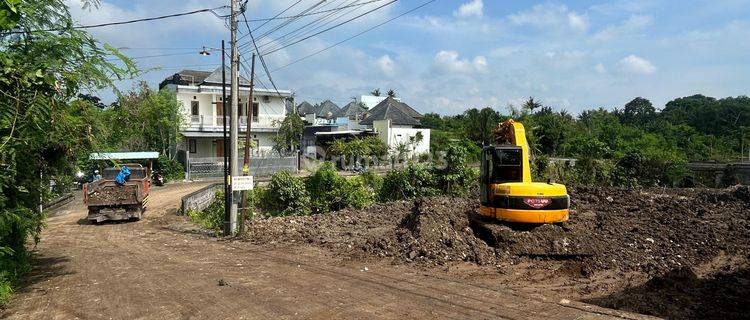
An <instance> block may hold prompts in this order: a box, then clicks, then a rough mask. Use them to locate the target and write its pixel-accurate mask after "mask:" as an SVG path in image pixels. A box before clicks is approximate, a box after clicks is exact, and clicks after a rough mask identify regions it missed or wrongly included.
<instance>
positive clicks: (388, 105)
mask: <svg viewBox="0 0 750 320" xmlns="http://www.w3.org/2000/svg"><path fill="white" fill-rule="evenodd" d="M421 119H422V114H420V113H419V112H417V111H416V110H414V109H413V108H412V107H410V106H409V105H407V104H406V103H403V102H400V101H398V100H397V99H395V98H392V97H386V98H385V99H383V100H382V101H381V102H380V103H378V104H377V105H376V106H375V107H373V108H372V109H370V111H369V115H368V116H367V117H366V118H365V119H364V120H362V121H360V122H359V124H360V125H361V126H364V127H366V128H372V129H373V130H374V131H375V132H376V133H377V134H378V137H380V139H381V140H383V142H385V143H386V145H388V148H389V149H390V150H391V152H396V151H397V150H398V148H399V147H401V146H405V147H406V148H407V149H408V150H410V153H412V154H414V155H418V154H423V153H429V152H430V129H424V128H421Z"/></svg>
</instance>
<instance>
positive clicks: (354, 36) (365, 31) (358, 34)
mask: <svg viewBox="0 0 750 320" xmlns="http://www.w3.org/2000/svg"><path fill="white" fill-rule="evenodd" d="M435 1H436V0H430V1H426V2H424V3H422V4H420V5H419V6H416V7H414V8H412V9H410V10H408V11H406V12H403V13H401V14H399V15H397V16H395V17H393V18H390V19H388V20H385V21H383V22H381V23H379V24H376V25H374V26H372V27H369V28H367V29H365V30H363V31H360V32H359V33H356V34H354V35H352V36H350V37H348V38H346V39H344V40H341V41H339V42H336V43H334V44H332V45H330V46H328V47H325V48H323V49H320V50H318V51H315V52H313V53H311V54H308V55H306V56H304V57H302V58H299V59H297V60H294V61H292V62H290V63H287V64H285V65H283V66H281V67H278V68H276V69H274V70H272V72H276V71H279V70H281V69H284V68H286V67H288V66H291V65H293V64H295V63H298V62H301V61H303V60H307V59H308V58H310V57H312V56H315V55H318V54H320V53H322V52H324V51H328V50H330V49H331V48H333V47H336V46H338V45H340V44H342V43H344V42H347V41H349V40H352V39H354V38H356V37H359V36H361V35H363V34H365V33H367V32H370V31H372V30H374V29H377V28H379V27H381V26H383V25H384V24H386V23H389V22H391V21H393V20H396V19H398V18H400V17H403V16H405V15H407V14H409V13H412V12H414V11H417V10H419V9H421V8H422V7H424V6H426V5H428V4H430V3H433V2H435Z"/></svg>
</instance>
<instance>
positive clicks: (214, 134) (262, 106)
mask: <svg viewBox="0 0 750 320" xmlns="http://www.w3.org/2000/svg"><path fill="white" fill-rule="evenodd" d="M225 72H226V77H227V83H226V91H227V95H229V91H230V89H229V88H230V84H231V77H230V76H229V75H230V72H229V69H227V70H226V71H225ZM221 86H222V82H221V68H217V69H216V70H214V71H212V72H207V71H195V70H183V71H180V72H178V73H176V74H174V75H172V76H170V77H167V78H166V79H164V81H162V82H161V83H160V84H159V89H162V88H167V89H168V90H171V91H173V92H175V93H176V95H177V100H178V101H180V102H181V103H182V111H183V114H184V115H185V118H186V119H187V121H186V123H185V126H184V127H183V129H182V132H181V133H182V136H183V137H184V140H183V143H182V145H181V146H180V149H181V150H184V151H185V152H186V153H188V157H189V158H213V157H223V155H224V144H223V124H224V119H225V118H226V119H227V130H229V129H228V128H229V123H228V121H229V115H227V116H226V117H225V116H224V108H223V104H224V101H223V98H222V88H221ZM239 91H240V96H239V109H238V114H239V115H240V117H239V128H238V130H239V132H240V137H241V138H244V136H245V132H246V130H247V127H248V126H247V124H248V123H247V110H248V109H247V108H248V103H249V98H250V97H249V95H250V82H249V81H247V79H245V78H243V77H241V76H240V77H239ZM291 96H292V93H291V91H289V90H279V91H278V92H277V91H276V90H273V89H271V90H268V89H261V88H257V87H256V88H255V89H254V90H253V101H252V109H251V110H252V123H251V129H250V134H251V137H252V140H253V142H254V143H253V145H254V146H255V147H254V148H253V151H252V152H253V154H254V155H259V154H263V153H267V152H271V150H272V149H273V145H274V144H273V140H272V138H273V137H274V136H275V135H276V133H277V132H278V131H279V126H280V123H281V122H282V121H283V120H284V118H285V117H286V105H287V103H286V100H287V99H288V98H290V97H291ZM227 100H229V97H227Z"/></svg>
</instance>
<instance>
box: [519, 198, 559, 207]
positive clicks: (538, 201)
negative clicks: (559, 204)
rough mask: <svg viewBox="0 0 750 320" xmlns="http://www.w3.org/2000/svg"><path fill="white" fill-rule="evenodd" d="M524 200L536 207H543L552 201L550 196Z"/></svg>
mask: <svg viewBox="0 0 750 320" xmlns="http://www.w3.org/2000/svg"><path fill="white" fill-rule="evenodd" d="M523 202H524V203H526V204H527V205H529V207H532V208H534V209H541V208H544V207H546V206H547V205H549V204H550V203H552V199H549V198H524V199H523Z"/></svg>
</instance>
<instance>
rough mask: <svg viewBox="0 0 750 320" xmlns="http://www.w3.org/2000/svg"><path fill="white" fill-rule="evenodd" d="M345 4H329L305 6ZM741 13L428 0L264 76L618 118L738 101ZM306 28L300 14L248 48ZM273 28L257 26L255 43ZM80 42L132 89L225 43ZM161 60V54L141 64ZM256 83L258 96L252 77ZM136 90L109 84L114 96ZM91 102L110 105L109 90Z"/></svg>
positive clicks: (744, 42)
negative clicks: (103, 47)
mask: <svg viewBox="0 0 750 320" xmlns="http://www.w3.org/2000/svg"><path fill="white" fill-rule="evenodd" d="M317 1H318V0H303V1H302V2H301V3H300V4H299V5H297V6H295V7H294V8H293V9H292V10H290V11H289V12H287V13H297V12H299V11H302V10H304V9H305V8H307V7H309V6H311V5H312V4H314V3H315V2H317ZM356 1H357V0H328V3H327V4H323V5H321V6H320V7H319V8H318V9H320V10H323V9H328V8H333V7H336V6H338V5H340V4H349V3H356ZM294 2H296V0H250V1H249V5H248V12H247V14H248V18H250V19H253V18H263V17H270V16H273V15H275V14H276V13H278V12H279V11H281V10H283V9H284V8H286V7H287V6H288V5H289V4H291V3H294ZM359 2H365V1H364V0H361V1H359ZM385 2H387V1H379V2H374V3H371V4H368V5H366V6H362V7H359V9H357V11H354V12H356V13H362V12H365V11H367V10H368V9H371V8H374V7H377V6H379V5H381V4H383V3H385ZM423 2H424V0H402V1H398V2H396V3H394V4H393V5H390V6H387V7H385V8H383V9H381V10H377V11H375V12H374V13H372V14H370V15H367V16H365V17H363V18H362V19H360V20H356V21H354V22H352V23H349V24H347V25H345V26H342V27H341V28H338V29H335V30H332V31H330V32H328V33H325V34H323V35H321V36H318V37H314V38H311V39H309V40H306V41H304V42H302V43H300V44H298V45H295V46H291V47H288V48H286V49H283V50H280V51H277V52H275V53H272V54H269V55H267V56H266V59H267V62H268V65H269V68H270V69H271V70H275V69H277V68H279V67H281V66H283V65H286V64H288V63H289V62H292V61H294V60H296V59H297V58H300V57H303V56H305V55H307V54H310V53H312V52H315V51H317V50H320V49H322V48H325V47H327V46H328V45H330V44H333V43H335V42H338V41H340V40H342V39H345V38H347V37H348V36H350V35H352V34H355V33H357V32H359V31H361V30H364V29H366V28H368V27H370V26H372V25H375V24H378V23H380V22H382V21H384V20H387V19H389V18H390V17H393V16H396V15H398V14H400V13H402V12H405V11H407V10H409V9H411V8H414V7H416V6H418V5H420V4H422V3H423ZM68 4H69V5H70V7H71V11H72V14H73V16H74V18H75V19H76V20H77V21H79V23H81V24H91V23H101V22H109V21H119V20H127V19H134V18H141V17H149V16H156V15H162V14H169V13H174V12H181V11H188V10H194V9H200V8H205V7H214V6H221V5H224V4H228V1H222V0H216V1H214V0H210V1H206V0H203V1H197V0H187V1H179V0H160V1H147V0H102V4H101V6H100V7H99V8H98V9H93V10H91V11H84V10H82V9H81V8H80V3H79V2H78V1H77V0H68ZM326 6H327V7H326ZM749 8H750V0H724V1H721V0H719V1H679V2H678V1H659V0H634V1H490V0H484V1H482V0H463V1H449V0H437V1H435V2H433V3H431V4H429V5H427V6H425V7H424V8H421V9H419V10H417V11H415V12H413V13H410V14H408V15H406V16H404V17H401V18H400V19H397V20H395V21H393V22H391V23H388V24H386V25H384V26H383V27H381V28H378V29H375V30H373V31H370V32H368V33H366V34H364V35H363V36H361V37H358V38H356V39H354V40H351V41H348V42H346V43H344V44H342V45H340V46H337V47H335V48H333V49H331V50H328V51H325V52H324V53H322V54H318V55H315V56H313V57H311V58H310V59H307V60H305V61H303V62H299V63H296V64H293V65H291V66H289V67H286V68H283V69H280V70H277V71H273V72H272V76H273V78H274V81H275V82H276V84H277V85H278V86H279V89H289V90H292V91H294V92H295V94H296V97H297V101H298V102H301V101H303V100H307V101H310V102H313V103H315V102H320V101H322V100H324V99H331V100H332V101H334V102H336V103H337V104H339V105H341V106H343V105H344V104H346V103H347V102H348V101H350V99H351V97H353V96H357V95H360V94H365V93H366V92H369V91H370V90H372V89H373V88H381V90H383V91H385V90H387V89H390V88H393V89H395V90H396V91H397V93H398V95H399V96H400V97H402V99H404V101H405V102H407V103H409V104H410V105H412V106H413V107H414V108H416V109H417V110H419V111H421V112H438V113H441V114H456V113H460V112H462V111H463V110H465V109H467V108H471V107H486V106H489V107H493V108H496V109H497V110H499V111H506V110H507V106H508V104H516V105H517V104H519V103H521V102H522V101H523V100H524V99H525V98H526V97H529V96H534V97H535V98H538V99H540V100H541V101H542V103H544V104H546V105H550V106H552V107H554V108H556V109H566V110H568V111H570V112H573V113H575V114H577V113H579V112H580V111H581V110H585V109H590V108H595V107H605V108H614V107H620V106H622V105H623V104H624V103H626V102H627V101H629V100H630V99H632V98H634V97H636V96H642V97H645V98H648V99H650V100H651V101H652V102H654V104H655V105H656V106H657V108H659V107H662V106H663V105H664V104H665V103H666V102H668V101H669V100H671V99H673V98H675V97H681V96H687V95H692V94H696V93H702V94H706V95H710V96H715V97H724V96H737V95H747V94H748V93H749V92H748V91H750V90H749V89H750V54H748V53H750V9H749ZM315 10H317V9H315ZM313 11H314V10H313ZM353 15H354V13H352V15H351V16H353ZM313 19H314V17H308V18H307V20H303V21H302V22H300V23H299V24H293V25H290V26H289V27H287V28H285V29H281V30H280V31H279V32H276V33H273V34H271V35H270V36H269V37H267V38H265V39H261V40H260V42H265V41H271V40H273V39H276V38H277V37H279V36H281V35H282V34H283V33H284V32H283V31H284V30H287V31H291V30H293V29H294V28H296V27H297V26H301V25H302V24H303V23H306V22H308V21H312V20H313ZM340 21H342V20H340ZM277 23H278V22H274V23H269V24H267V25H266V26H264V27H263V28H261V29H259V30H258V31H257V32H256V35H258V34H262V33H263V32H264V30H267V28H268V27H272V26H275V25H276V24H277ZM332 24H333V23H332ZM332 24H331V25H332ZM253 26H258V23H255V24H251V27H253ZM91 33H92V34H93V35H94V36H95V37H96V38H97V39H98V40H100V41H101V42H106V43H109V44H111V45H113V46H116V47H123V48H130V49H124V50H123V51H124V52H125V53H126V54H128V55H129V56H131V57H144V58H137V59H136V62H137V63H138V65H139V66H140V67H141V68H143V69H144V70H146V72H144V73H143V74H142V75H141V77H140V78H139V79H137V80H145V81H147V82H148V83H149V84H151V85H152V86H154V87H155V86H157V85H158V83H159V81H161V79H163V78H164V77H166V76H168V75H170V74H173V73H175V72H176V71H178V70H180V69H198V70H211V69H213V68H214V66H216V65H218V63H220V60H219V59H220V55H219V54H216V53H215V54H212V55H211V56H208V57H205V56H200V55H198V54H197V51H199V50H200V48H201V47H202V46H207V47H219V46H220V42H221V39H227V40H228V39H229V32H228V30H227V29H226V27H225V26H224V23H223V21H221V20H219V19H217V18H216V17H214V16H212V15H210V14H200V15H193V16H189V17H181V18H175V19H168V20H161V21H155V22H147V23H138V24H132V25H127V26H120V27H111V28H99V29H91ZM275 45H276V44H275V42H272V43H269V45H268V46H267V47H269V48H270V47H274V46H275ZM193 52H195V53H194V54H193ZM163 54H173V55H170V56H163V57H151V58H149V57H146V56H153V55H163ZM261 76H262V77H264V78H263V80H264V83H265V84H267V85H268V84H269V81H268V80H267V79H266V78H265V75H261ZM137 80H127V81H121V82H118V83H117V85H118V88H119V89H120V90H127V89H129V88H131V87H132V86H133V83H134V81H137ZM99 94H100V95H101V96H102V97H103V98H104V99H105V100H108V101H109V100H112V99H113V94H112V93H110V92H109V91H102V92H99Z"/></svg>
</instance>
